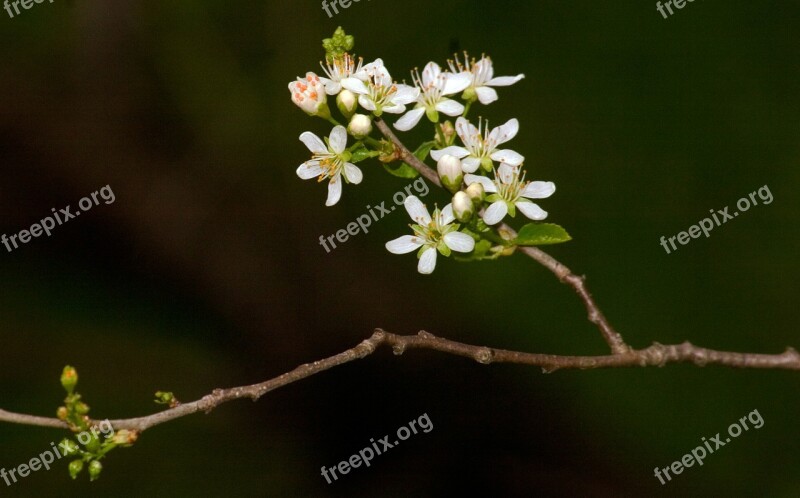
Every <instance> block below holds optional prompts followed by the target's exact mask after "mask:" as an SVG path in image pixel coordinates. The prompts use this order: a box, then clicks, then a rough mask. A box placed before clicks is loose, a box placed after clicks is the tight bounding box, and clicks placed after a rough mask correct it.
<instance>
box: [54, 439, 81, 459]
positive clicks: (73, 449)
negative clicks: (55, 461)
mask: <svg viewBox="0 0 800 498" xmlns="http://www.w3.org/2000/svg"><path fill="white" fill-rule="evenodd" d="M58 451H60V452H61V453H63V454H64V456H69V455H73V454H75V453H77V452H78V445H77V444H75V442H74V441H73V440H72V439H69V438H64V439H62V440H61V442H60V443H58Z"/></svg>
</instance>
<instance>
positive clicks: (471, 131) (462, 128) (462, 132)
mask: <svg viewBox="0 0 800 498" xmlns="http://www.w3.org/2000/svg"><path fill="white" fill-rule="evenodd" d="M456 133H457V134H458V137H459V138H460V139H461V141H462V142H464V145H466V146H467V147H474V146H475V145H471V144H473V143H474V142H475V141H476V139H477V137H478V128H476V127H475V125H474V124H472V123H470V122H469V121H467V120H466V118H463V117H460V118H458V119H456Z"/></svg>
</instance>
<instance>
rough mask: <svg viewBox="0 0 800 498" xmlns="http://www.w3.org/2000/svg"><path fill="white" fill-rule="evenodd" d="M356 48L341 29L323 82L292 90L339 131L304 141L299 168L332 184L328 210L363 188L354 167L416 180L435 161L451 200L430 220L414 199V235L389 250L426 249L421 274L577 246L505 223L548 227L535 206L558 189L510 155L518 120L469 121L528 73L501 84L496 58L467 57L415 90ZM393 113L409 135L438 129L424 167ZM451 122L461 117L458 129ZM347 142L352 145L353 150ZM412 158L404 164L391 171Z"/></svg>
mask: <svg viewBox="0 0 800 498" xmlns="http://www.w3.org/2000/svg"><path fill="white" fill-rule="evenodd" d="M353 44H354V42H353V37H352V36H348V35H345V33H344V31H343V30H342V29H341V28H338V29H337V30H336V32H335V33H334V36H333V37H332V38H327V39H325V40H324V41H323V47H324V48H325V50H326V57H325V62H324V63H321V64H320V65H321V67H322V70H323V72H324V76H318V75H316V74H315V73H313V72H308V73H306V76H305V78H297V81H294V82H292V83H290V84H289V91H290V93H291V98H292V101H293V102H294V103H295V104H296V105H297V106H298V107H300V108H301V109H302V110H303V111H305V112H306V113H307V114H309V115H311V116H318V117H320V118H322V119H325V120H326V121H328V122H329V123H331V124H332V125H333V126H334V127H333V129H332V131H331V132H330V134H329V136H328V137H327V138H325V139H324V141H323V140H322V139H320V138H319V137H318V136H317V135H316V134H314V133H312V132H309V131H306V132H304V133H302V134H301V135H300V140H301V141H302V142H303V143H304V144H305V145H306V147H308V149H309V150H310V151H311V153H312V157H311V159H309V160H308V161H305V162H304V163H303V164H301V165H300V167H298V168H297V175H298V176H299V177H300V178H302V179H304V180H305V179H311V178H317V180H318V181H320V182H321V181H327V182H328V198H327V201H326V202H325V204H326V205H327V206H333V205H334V204H336V203H337V202H339V200H340V199H341V196H342V184H343V182H344V183H349V184H360V183H361V180H362V177H363V174H362V170H361V168H359V167H358V166H356V164H355V163H357V162H360V161H363V160H365V159H368V158H374V157H377V158H378V159H380V161H381V162H383V163H384V168H385V169H386V171H388V172H389V173H391V174H393V175H395V176H400V177H404V178H410V177H414V176H416V175H418V174H419V173H420V172H425V173H428V174H430V172H429V171H424V170H425V169H427V166H425V165H424V161H425V159H426V157H427V155H428V154H430V156H431V158H432V159H433V160H434V161H436V162H437V168H436V170H437V172H438V175H439V179H440V180H441V183H442V186H443V187H444V188H446V189H447V190H448V191H450V193H451V194H452V195H453V197H452V200H451V202H450V203H449V204H447V205H446V206H445V207H444V208H443V209H441V210H439V209H435V210H434V211H433V214H432V215H431V214H430V213H429V211H428V209H427V208H426V207H425V206H424V205H423V204H422V202H421V201H420V200H419V199H417V198H416V197H413V196H411V197H408V198H407V199H406V200H405V203H404V205H405V208H406V210H407V211H408V214H409V215H410V216H411V219H412V220H413V224H411V225H410V227H411V230H412V232H413V235H404V236H402V237H399V238H397V239H395V240H392V241H390V242H388V243H387V244H386V248H387V250H389V252H391V253H394V254H404V253H409V252H412V251H415V250H416V251H418V253H417V257H418V259H419V263H418V266H417V269H418V271H419V272H420V273H423V274H427V273H431V272H432V271H433V269H434V268H435V266H436V258H437V254H441V255H443V256H450V255H451V252H456V253H460V256H459V259H463V260H481V259H495V258H497V257H499V256H501V255H507V254H511V253H512V252H513V250H514V248H515V247H517V246H523V245H537V244H545V243H557V242H564V241H566V240H569V235H567V234H566V232H565V231H564V230H563V229H562V228H561V227H558V226H557V225H552V224H544V223H533V224H528V225H525V226H524V227H522V229H521V230H520V232H519V234H518V235H517V234H515V233H514V232H513V231H512V230H510V229H509V228H508V227H507V226H505V225H501V224H500V223H501V222H502V221H503V219H505V217H506V215H510V216H511V217H514V216H515V215H516V211H517V210H519V211H520V212H521V213H522V214H523V215H524V216H525V217H526V218H528V219H530V220H533V221H534V222H540V221H541V220H544V219H545V218H546V217H547V212H546V211H544V210H543V209H542V208H540V207H539V206H538V205H537V204H535V203H534V202H533V200H534V199H545V198H547V197H549V196H551V195H552V194H553V193H554V192H555V184H553V182H544V181H526V180H525V173H524V171H523V170H522V165H523V161H524V160H525V158H524V157H523V156H522V155H521V154H519V153H518V152H516V151H514V150H511V149H507V148H501V147H502V146H503V145H504V144H505V143H506V142H509V141H510V140H512V139H513V138H514V137H515V136H516V135H517V132H518V131H519V122H518V121H517V120H516V119H509V120H508V121H507V122H505V123H504V124H502V125H500V126H496V127H494V128H490V127H489V123H488V121H486V120H484V119H482V118H479V119H478V120H477V123H476V124H473V123H474V121H473V122H470V121H469V120H468V118H467V115H468V113H469V111H470V108H471V106H472V105H473V104H475V103H476V102H477V103H480V104H483V105H488V104H491V103H492V102H495V101H496V100H497V99H498V95H497V91H496V90H495V88H497V87H503V86H509V85H512V84H514V83H517V82H518V81H520V80H521V79H523V78H524V75H523V74H518V75H516V76H500V77H495V76H494V66H493V63H492V60H491V59H490V58H489V57H488V56H485V55H483V56H481V58H480V59H478V60H475V59H474V58H473V59H470V58H469V55H468V54H467V53H464V59H463V62H462V61H461V60H460V59H459V58H458V56H456V57H454V60H450V61H448V62H447V67H446V69H443V68H442V66H440V65H439V64H437V63H436V62H429V63H428V64H426V65H425V66H424V67H423V69H422V71H421V72H420V71H419V70H418V69H414V70H413V71H412V72H411V83H412V84H410V85H409V84H406V83H405V82H398V81H396V80H394V79H393V78H392V76H391V74H390V72H389V70H388V69H387V68H386V66H385V65H384V62H383V60H382V59H380V58H377V59H375V60H374V61H372V62H369V63H366V64H365V63H364V61H363V60H362V59H361V58H356V57H355V56H354V55H352V54H351V53H350V51H351V50H352V48H353ZM328 97H335V99H336V108H337V109H338V110H339V111H340V113H341V115H342V117H343V118H344V120H345V121H344V122H342V123H340V121H338V120H337V119H335V118H334V117H333V116H332V115H331V113H330V108H329V107H328ZM359 108H360V109H361V111H359V110H358V109H359ZM357 111H358V112H357ZM387 114H395V115H401V116H400V117H399V119H397V121H396V122H395V123H394V125H393V126H394V128H395V129H397V130H400V131H408V130H411V129H412V128H414V127H416V126H417V125H418V124H419V123H420V122H421V121H422V118H423V116H424V117H426V118H427V121H430V122H431V123H433V132H434V139H433V140H432V141H429V142H424V143H423V144H421V145H420V146H419V147H418V148H417V149H416V152H415V153H414V156H416V159H417V160H413V158H410V156H411V154H410V153H409V151H408V149H407V148H406V147H405V146H404V145H403V144H401V143H400V142H399V140H398V139H397V138H396V137H395V136H394V134H392V133H390V132H389V131H388V129H387V128H386V127H385V125H384V124H383V123H382V120H383V119H385V117H384V116H385V115H387ZM443 115H444V116H446V117H445V118H444V120H443V119H442V116H443ZM447 118H454V119H455V123H453V122H451V121H450V120H448V119H447ZM376 121H377V124H378V125H379V127H381V130H382V131H383V132H384V133H383V134H384V137H382V138H381V137H373V136H371V135H372V133H373V126H372V125H373V123H374V122H376ZM348 134H349V135H350V136H351V137H352V138H353V143H352V145H350V146H349V147H348V145H347V142H348V136H347V135H348ZM456 139H458V141H459V142H458V143H456ZM404 158H405V160H404V162H402V163H401V164H400V165H399V166H391V165H390V164H389V163H392V162H394V161H398V160H403V159H404ZM408 158H410V159H408ZM489 175H491V176H489ZM428 177H429V178H430V176H428ZM456 222H458V223H456Z"/></svg>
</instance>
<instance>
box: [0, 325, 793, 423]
mask: <svg viewBox="0 0 800 498" xmlns="http://www.w3.org/2000/svg"><path fill="white" fill-rule="evenodd" d="M380 346H391V348H392V351H393V352H394V354H396V355H401V354H403V353H404V352H405V351H406V350H408V349H432V350H435V351H440V352H442V353H447V354H452V355H456V356H463V357H465V358H469V359H472V360H475V361H477V362H478V363H481V364H484V365H488V364H490V363H514V364H519V365H529V366H537V367H541V368H542V371H543V372H545V373H551V372H554V371H556V370H562V369H583V370H585V369H595V368H614V367H650V366H658V367H663V366H664V365H666V364H668V363H693V364H694V365H697V366H700V367H702V366H705V365H722V366H728V367H736V368H772V369H784V370H800V354H798V353H797V351H795V350H794V349H792V348H787V349H786V351H784V352H783V353H781V354H775V355H769V354H754V353H735V352H729V351H715V350H713V349H706V348H702V347H698V346H695V345H693V344H690V343H689V342H684V343H682V344H674V345H664V344H658V343H654V344H653V345H652V346H650V347H648V348H645V349H640V350H633V349H631V350H628V351H626V352H624V353H619V354H611V355H605V356H562V355H552V354H537V353H524V352H520V351H509V350H506V349H495V348H489V347H485V346H473V345H470V344H464V343H461V342H456V341H451V340H448V339H444V338H441V337H436V336H434V335H433V334H431V333H429V332H425V331H424V330H423V331H420V332H419V333H418V334H417V335H396V334H392V333H390V332H385V331H383V330H381V329H376V330H375V332H374V333H373V334H372V336H371V337H370V338H369V339H366V340H364V341H362V342H361V343H360V344H358V345H357V346H355V347H354V348H351V349H348V350H347V351H344V352H342V353H339V354H337V355H334V356H331V357H329V358H325V359H323V360H320V361H315V362H314V363H306V364H304V365H300V366H299V367H297V368H295V369H294V370H292V371H291V372H287V373H285V374H283V375H280V376H278V377H275V378H273V379H270V380H267V381H265V382H261V383H259V384H253V385H250V386H242V387H233V388H229V389H215V390H214V391H212V392H211V394H208V395H207V396H204V397H202V398H201V399H199V400H197V401H193V402H191V403H185V404H182V405H179V406H177V407H175V408H170V409H168V410H165V411H162V412H159V413H154V414H152V415H148V416H146V417H138V418H129V419H121V420H110V421H109V422H110V423H111V425H112V426H113V427H114V429H115V430H121V429H128V430H132V431H137V432H142V431H145V430H147V429H149V428H151V427H155V426H157V425H160V424H163V423H165V422H169V421H171V420H175V419H178V418H181V417H185V416H186V415H191V414H193V413H197V412H200V411H202V412H206V413H209V412H210V411H211V410H213V409H214V408H216V407H217V406H219V405H221V404H223V403H227V402H228V401H233V400H235V399H241V398H250V399H252V400H253V401H256V400H258V399H259V398H260V397H261V396H263V395H264V394H266V393H268V392H270V391H273V390H275V389H277V388H279V387H283V386H286V385H289V384H292V383H294V382H297V381H299V380H302V379H305V378H306V377H310V376H312V375H315V374H318V373H320V372H324V371H325V370H328V369H330V368H333V367H336V366H339V365H343V364H345V363H349V362H351V361H353V360H358V359H361V358H365V357H367V356H369V355H371V354H372V353H374V352H375V351H376V350H377V349H378V348H379V347H380ZM0 422H11V423H16V424H25V425H33V426H40V427H55V428H64V429H66V428H67V425H66V424H65V423H64V422H62V421H60V420H58V419H55V418H46V417H37V416H33V415H22V414H18V413H12V412H8V411H5V410H0Z"/></svg>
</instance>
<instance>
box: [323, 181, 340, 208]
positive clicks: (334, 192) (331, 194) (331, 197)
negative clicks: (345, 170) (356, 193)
mask: <svg viewBox="0 0 800 498" xmlns="http://www.w3.org/2000/svg"><path fill="white" fill-rule="evenodd" d="M341 198H342V175H339V174H337V175H336V176H334V177H333V178H331V181H330V182H328V200H327V201H325V205H326V206H333V205H334V204H336V203H337V202H339V199H341Z"/></svg>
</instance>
